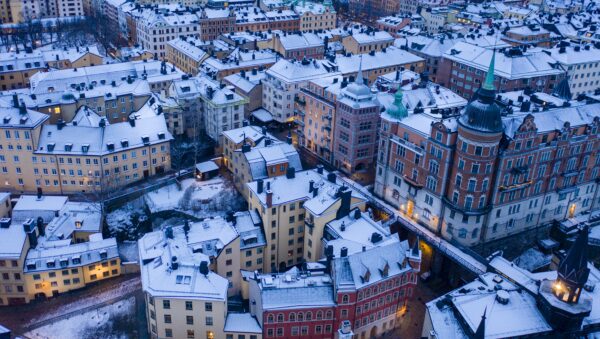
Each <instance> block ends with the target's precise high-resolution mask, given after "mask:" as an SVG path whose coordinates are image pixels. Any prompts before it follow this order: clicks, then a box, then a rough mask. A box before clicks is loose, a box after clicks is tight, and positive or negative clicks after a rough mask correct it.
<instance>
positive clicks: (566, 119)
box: [502, 103, 600, 138]
mask: <svg viewBox="0 0 600 339" xmlns="http://www.w3.org/2000/svg"><path fill="white" fill-rule="evenodd" d="M529 114H531V115H532V116H533V119H534V120H533V122H534V123H535V126H536V128H537V132H538V133H544V132H550V131H555V130H561V129H563V128H564V126H565V124H566V123H569V124H570V125H571V126H583V125H589V124H591V123H592V122H593V121H594V119H595V118H600V103H596V104H589V105H581V106H572V107H561V108H555V109H550V110H548V111H543V112H539V113H530V112H523V113H521V112H518V113H515V114H511V115H507V116H504V117H502V124H503V126H504V134H506V135H507V136H509V137H511V138H512V137H513V136H514V134H515V132H516V131H517V130H518V129H519V127H520V126H521V124H522V123H523V120H524V119H525V117H527V116H528V115H529Z"/></svg>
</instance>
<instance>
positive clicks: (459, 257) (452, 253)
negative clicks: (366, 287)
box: [341, 178, 487, 275]
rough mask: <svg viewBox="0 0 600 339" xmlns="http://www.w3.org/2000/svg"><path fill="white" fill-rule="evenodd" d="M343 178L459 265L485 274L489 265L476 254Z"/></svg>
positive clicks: (475, 272) (394, 219) (393, 218)
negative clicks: (459, 246) (465, 250)
mask: <svg viewBox="0 0 600 339" xmlns="http://www.w3.org/2000/svg"><path fill="white" fill-rule="evenodd" d="M341 179H342V180H343V181H344V182H345V183H346V184H347V185H348V186H349V187H351V188H353V189H354V190H356V191H358V192H360V193H362V194H363V195H365V197H366V198H367V199H368V200H369V202H370V203H371V204H373V205H374V206H375V207H377V208H379V209H381V210H383V211H385V212H386V213H388V214H389V215H391V216H394V217H392V218H390V220H393V221H392V222H394V221H398V222H399V223H400V224H401V225H402V226H403V227H404V228H406V229H407V230H409V231H410V232H412V233H414V234H416V235H418V236H419V237H420V238H421V239H423V240H424V241H425V242H427V243H428V244H430V245H432V246H433V247H435V248H437V249H438V250H439V251H440V252H441V253H443V254H444V255H445V256H446V257H448V258H449V259H451V260H453V261H454V262H456V263H458V264H459V265H461V266H462V267H464V268H465V269H467V270H469V271H470V272H472V273H474V274H476V275H480V274H483V273H485V272H486V271H487V266H486V264H485V263H483V262H481V261H480V260H479V259H477V258H475V257H474V256H472V255H469V254H467V253H465V252H464V251H463V250H461V249H460V248H458V247H457V246H455V245H453V244H451V243H450V242H448V241H447V240H444V239H442V238H441V237H439V236H437V235H436V234H434V233H433V232H431V231H430V230H428V229H427V228H426V227H424V226H422V225H420V224H418V223H417V222H415V221H413V220H411V219H409V218H408V217H406V216H404V215H403V214H402V213H401V212H400V211H398V210H396V209H395V208H394V207H392V206H391V205H389V204H388V203H387V202H385V201H383V200H381V199H379V198H377V197H375V196H373V194H371V192H369V191H368V190H367V189H366V188H365V187H363V186H361V185H359V184H357V183H356V182H354V181H352V180H350V179H348V178H341Z"/></svg>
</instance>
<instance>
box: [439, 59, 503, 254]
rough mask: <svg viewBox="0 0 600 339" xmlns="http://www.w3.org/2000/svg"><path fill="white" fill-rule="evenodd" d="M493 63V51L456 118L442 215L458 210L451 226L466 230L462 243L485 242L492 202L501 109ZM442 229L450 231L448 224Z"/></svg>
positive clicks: (447, 216)
mask: <svg viewBox="0 0 600 339" xmlns="http://www.w3.org/2000/svg"><path fill="white" fill-rule="evenodd" d="M495 63H496V52H495V51H493V52H492V57H491V60H490V66H489V68H488V71H487V74H486V76H485V81H484V82H483V84H482V85H481V87H480V88H479V89H478V90H477V92H476V93H475V95H474V96H473V98H472V99H471V101H470V102H469V104H468V105H467V106H466V107H465V109H464V110H463V112H462V113H461V115H460V117H459V118H458V137H457V140H456V151H455V152H454V160H453V163H454V166H453V168H452V170H451V172H450V178H449V179H450V180H449V182H450V186H448V189H447V191H446V201H447V206H448V207H449V208H446V210H447V212H446V214H445V215H444V217H445V218H449V217H450V215H451V213H454V214H457V217H455V218H453V219H454V220H455V221H458V222H455V223H453V227H454V228H455V229H462V230H463V232H464V230H466V232H467V234H468V236H466V237H462V238H460V239H457V240H459V241H460V242H461V243H462V244H463V245H465V246H473V245H476V244H478V243H480V242H481V241H483V242H485V231H484V230H485V222H486V221H485V219H486V218H485V217H484V216H485V215H486V214H487V213H489V212H490V206H491V203H492V202H491V201H490V199H491V196H492V194H491V190H492V187H493V180H494V174H493V173H494V170H495V166H496V159H497V157H498V151H499V148H500V147H499V144H500V140H501V139H502V134H503V127H502V117H501V112H502V109H501V108H500V106H499V105H498V104H497V103H496V87H495V86H494V68H495ZM451 211H452V212H451ZM451 219H452V218H451ZM446 227H448V226H447V225H446ZM445 232H447V233H448V234H449V235H452V231H451V230H449V229H447V228H446V229H445Z"/></svg>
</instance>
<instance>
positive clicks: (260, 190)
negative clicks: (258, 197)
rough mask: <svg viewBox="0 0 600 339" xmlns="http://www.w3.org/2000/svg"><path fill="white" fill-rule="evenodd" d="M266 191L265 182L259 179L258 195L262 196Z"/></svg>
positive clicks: (257, 183)
mask: <svg viewBox="0 0 600 339" xmlns="http://www.w3.org/2000/svg"><path fill="white" fill-rule="evenodd" d="M263 190H264V181H263V180H262V179H258V180H257V181H256V193H258V194H261V193H262V192H263Z"/></svg>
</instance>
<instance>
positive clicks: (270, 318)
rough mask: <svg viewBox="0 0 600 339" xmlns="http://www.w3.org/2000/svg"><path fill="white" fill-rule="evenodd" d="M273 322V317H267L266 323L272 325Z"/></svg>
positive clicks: (270, 315)
mask: <svg viewBox="0 0 600 339" xmlns="http://www.w3.org/2000/svg"><path fill="white" fill-rule="evenodd" d="M274 321H275V317H273V315H272V314H269V316H268V317H267V322H268V323H273V322H274Z"/></svg>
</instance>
